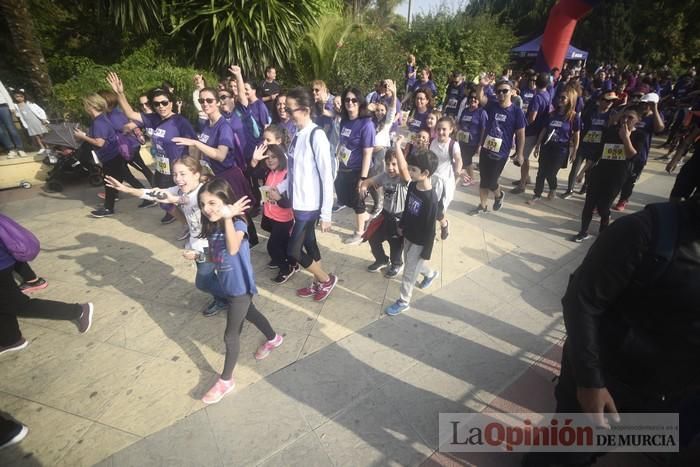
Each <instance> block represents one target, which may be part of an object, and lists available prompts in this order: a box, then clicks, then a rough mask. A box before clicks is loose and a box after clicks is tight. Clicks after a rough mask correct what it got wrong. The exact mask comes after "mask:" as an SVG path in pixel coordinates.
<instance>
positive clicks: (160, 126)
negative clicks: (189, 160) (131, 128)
mask: <svg viewBox="0 0 700 467" xmlns="http://www.w3.org/2000/svg"><path fill="white" fill-rule="evenodd" d="M141 119H142V120H143V124H144V126H145V127H146V128H147V129H150V133H151V154H153V157H154V158H155V159H156V171H157V172H160V173H162V174H164V175H170V174H171V173H172V172H171V168H172V167H171V166H172V163H173V162H174V161H175V159H178V158H180V157H182V156H184V155H185V154H187V153H188V148H187V146H178V145H177V144H175V143H174V142H173V138H175V137H178V136H179V137H182V138H191V139H196V138H197V135H196V134H195V131H194V129H193V128H192V125H190V122H189V121H188V120H187V119H186V118H185V117H183V116H182V115H178V114H173V115H172V116H171V117H169V118H166V119H165V120H162V119H161V118H160V115H158V114H157V113H152V114H144V113H142V114H141Z"/></svg>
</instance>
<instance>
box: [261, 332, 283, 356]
mask: <svg viewBox="0 0 700 467" xmlns="http://www.w3.org/2000/svg"><path fill="white" fill-rule="evenodd" d="M282 342H284V338H283V337H282V336H281V335H279V334H277V335H275V338H274V339H272V340H271V341H267V342H265V343H264V344H263V345H261V346H260V347H259V348H258V351H257V352H255V359H256V360H262V359H263V358H266V357H267V356H268V355H270V352H272V351H273V350H275V349H276V348H277V347H279V346H280V345H282Z"/></svg>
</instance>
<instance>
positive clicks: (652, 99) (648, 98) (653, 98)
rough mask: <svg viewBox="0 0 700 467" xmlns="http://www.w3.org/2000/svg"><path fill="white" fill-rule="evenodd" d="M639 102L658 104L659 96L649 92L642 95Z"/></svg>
mask: <svg viewBox="0 0 700 467" xmlns="http://www.w3.org/2000/svg"><path fill="white" fill-rule="evenodd" d="M640 102H653V103H654V104H658V103H659V95H658V94H656V93H655V92H650V93H649V94H644V95H643V96H642V98H641V99H640Z"/></svg>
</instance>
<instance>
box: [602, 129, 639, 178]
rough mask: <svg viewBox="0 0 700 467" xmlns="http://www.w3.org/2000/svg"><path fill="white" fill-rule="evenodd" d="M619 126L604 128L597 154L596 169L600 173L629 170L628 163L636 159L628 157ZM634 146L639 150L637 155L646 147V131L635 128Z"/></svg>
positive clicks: (632, 139) (631, 137) (631, 136)
mask: <svg viewBox="0 0 700 467" xmlns="http://www.w3.org/2000/svg"><path fill="white" fill-rule="evenodd" d="M619 128H620V127H619V126H618V125H615V126H613V127H609V128H606V129H605V130H603V137H602V142H601V144H600V148H599V150H598V153H597V154H596V156H595V161H596V165H595V170H596V172H598V173H611V174H612V173H618V172H619V173H621V172H624V171H625V170H627V166H628V163H629V162H630V161H631V160H632V159H634V158H632V159H627V157H626V156H625V151H624V145H623V144H622V139H621V138H620V135H619V133H618V131H619ZM630 140H631V141H632V146H634V148H635V149H636V150H637V155H636V156H635V157H639V154H640V153H641V151H642V150H643V149H644V145H645V141H646V135H645V134H644V132H642V131H639V130H635V131H633V132H632V134H631V135H630Z"/></svg>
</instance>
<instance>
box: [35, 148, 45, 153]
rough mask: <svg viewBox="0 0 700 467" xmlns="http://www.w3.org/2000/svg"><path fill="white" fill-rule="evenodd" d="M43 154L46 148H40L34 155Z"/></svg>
mask: <svg viewBox="0 0 700 467" xmlns="http://www.w3.org/2000/svg"><path fill="white" fill-rule="evenodd" d="M45 152H46V148H41V149H39V150H38V151H37V152H36V153H37V154H44V153H45Z"/></svg>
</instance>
